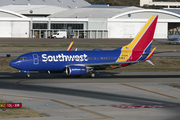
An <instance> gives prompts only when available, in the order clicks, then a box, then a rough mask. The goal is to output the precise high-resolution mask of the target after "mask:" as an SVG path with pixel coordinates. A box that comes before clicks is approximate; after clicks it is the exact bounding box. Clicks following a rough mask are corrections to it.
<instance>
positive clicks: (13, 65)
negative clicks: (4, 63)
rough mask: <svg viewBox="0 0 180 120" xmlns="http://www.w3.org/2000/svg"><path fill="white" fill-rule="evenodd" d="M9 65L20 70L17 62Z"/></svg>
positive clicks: (14, 61)
mask: <svg viewBox="0 0 180 120" xmlns="http://www.w3.org/2000/svg"><path fill="white" fill-rule="evenodd" d="M9 65H10V66H11V67H13V68H16V69H18V66H19V64H18V62H17V61H16V60H13V61H11V62H10V63H9Z"/></svg>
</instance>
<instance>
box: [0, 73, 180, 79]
mask: <svg viewBox="0 0 180 120" xmlns="http://www.w3.org/2000/svg"><path fill="white" fill-rule="evenodd" d="M141 73H142V74H141V75H139V74H137V75H136V74H133V75H131V74H128V75H121V73H119V72H101V73H96V76H95V78H96V79H98V78H108V79H109V78H180V73H179V74H176V75H166V74H164V75H144V73H143V72H141ZM59 78H63V79H71V78H72V79H94V78H89V76H88V75H83V76H68V75H66V74H65V73H52V74H47V73H31V77H30V78H27V77H26V74H24V73H0V79H11V80H12V79H59Z"/></svg>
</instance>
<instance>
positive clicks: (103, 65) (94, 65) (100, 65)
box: [68, 61, 139, 70]
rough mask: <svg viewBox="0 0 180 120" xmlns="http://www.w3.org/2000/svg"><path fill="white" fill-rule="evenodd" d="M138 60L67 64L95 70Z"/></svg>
mask: <svg viewBox="0 0 180 120" xmlns="http://www.w3.org/2000/svg"><path fill="white" fill-rule="evenodd" d="M138 62H139V61H127V62H106V63H90V64H70V65H68V66H86V67H87V68H92V69H94V70H95V69H96V70H101V69H106V68H112V66H113V67H117V68H119V67H120V65H121V64H123V63H130V64H134V63H138Z"/></svg>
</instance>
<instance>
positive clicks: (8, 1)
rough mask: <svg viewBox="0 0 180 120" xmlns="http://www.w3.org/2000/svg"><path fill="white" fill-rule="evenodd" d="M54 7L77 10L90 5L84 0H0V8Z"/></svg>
mask: <svg viewBox="0 0 180 120" xmlns="http://www.w3.org/2000/svg"><path fill="white" fill-rule="evenodd" d="M28 4H29V5H54V6H59V7H66V8H79V7H83V6H88V5H90V4H89V3H88V2H86V1H85V0H1V2H0V6H7V5H28Z"/></svg>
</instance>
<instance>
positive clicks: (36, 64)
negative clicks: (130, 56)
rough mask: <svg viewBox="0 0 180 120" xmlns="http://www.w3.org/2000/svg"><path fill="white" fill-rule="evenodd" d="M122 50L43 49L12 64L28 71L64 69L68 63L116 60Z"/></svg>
mask: <svg viewBox="0 0 180 120" xmlns="http://www.w3.org/2000/svg"><path fill="white" fill-rule="evenodd" d="M120 54H121V50H100V51H43V52H31V53H27V54H23V55H21V56H19V57H18V59H15V60H13V61H12V62H11V63H10V66H12V67H14V68H16V69H19V70H27V71H52V70H64V69H65V68H66V66H67V65H73V64H76V65H78V64H79V65H80V64H83V65H84V64H92V63H103V62H104V63H107V62H116V60H117V59H118V57H119V56H120Z"/></svg>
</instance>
